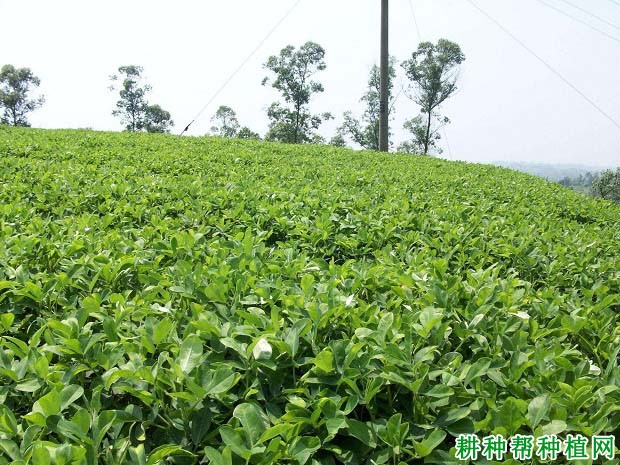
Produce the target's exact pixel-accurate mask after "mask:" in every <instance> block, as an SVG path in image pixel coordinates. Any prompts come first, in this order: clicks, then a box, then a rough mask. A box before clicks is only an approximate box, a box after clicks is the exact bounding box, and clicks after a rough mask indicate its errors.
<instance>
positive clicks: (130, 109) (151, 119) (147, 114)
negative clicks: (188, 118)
mask: <svg viewBox="0 0 620 465" xmlns="http://www.w3.org/2000/svg"><path fill="white" fill-rule="evenodd" d="M143 72H144V69H143V68H142V67H141V66H136V65H128V66H121V67H120V68H118V73H119V74H120V75H121V77H119V76H118V75H113V76H111V77H110V79H111V80H112V82H113V85H112V86H111V87H110V89H111V90H116V88H115V87H114V84H115V83H116V82H117V81H119V80H120V79H121V78H122V84H121V87H120V90H119V95H120V99H119V100H118V101H117V102H116V110H114V111H113V112H112V114H113V115H114V116H118V117H119V118H120V120H121V122H122V124H124V125H125V130H126V131H129V132H140V131H147V132H155V133H165V132H170V129H171V128H172V126H174V122H173V121H172V118H171V116H170V113H169V112H167V111H165V110H164V109H163V108H161V106H159V105H150V104H149V103H148V101H147V99H146V95H147V94H148V93H149V92H150V91H151V86H150V85H148V84H146V83H144V82H143V78H142V73H143Z"/></svg>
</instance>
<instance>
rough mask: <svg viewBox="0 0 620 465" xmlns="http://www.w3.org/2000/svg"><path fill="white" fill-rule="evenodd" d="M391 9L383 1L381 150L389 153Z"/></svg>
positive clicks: (386, 1)
mask: <svg viewBox="0 0 620 465" xmlns="http://www.w3.org/2000/svg"><path fill="white" fill-rule="evenodd" d="M389 26H390V20H389V8H388V0H381V97H380V99H381V110H380V113H381V116H380V120H379V150H380V151H381V152H387V151H388V150H389V147H390V141H389V133H390V128H389V124H390V122H389V109H388V105H389V88H390V83H389V79H390V69H389V67H390V52H389Z"/></svg>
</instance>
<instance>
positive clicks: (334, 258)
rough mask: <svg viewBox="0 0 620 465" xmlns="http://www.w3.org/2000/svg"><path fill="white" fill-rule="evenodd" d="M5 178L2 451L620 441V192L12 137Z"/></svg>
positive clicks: (44, 457)
mask: <svg viewBox="0 0 620 465" xmlns="http://www.w3.org/2000/svg"><path fill="white" fill-rule="evenodd" d="M0 179H1V180H2V182H1V183H0V402H1V403H2V405H1V406H0V463H17V464H19V463H35V464H48V463H52V464H69V463H74V464H87V463H97V461H98V463H102V464H104V463H105V464H130V463H131V464H156V463H163V462H164V461H169V462H173V463H178V464H186V463H187V464H189V463H199V462H201V461H203V462H204V463H213V464H216V465H230V464H244V463H245V464H271V463H290V464H315V465H318V464H335V463H346V464H372V463H376V464H383V463H390V464H392V463H395V464H396V463H437V464H445V463H448V464H449V463H457V461H456V460H455V459H454V458H453V456H454V448H453V446H454V438H455V435H458V434H459V433H467V432H476V433H477V434H480V435H483V434H488V433H491V432H495V433H503V434H505V435H512V434H514V433H517V432H520V433H525V434H531V433H532V432H533V433H534V434H536V435H540V434H543V433H557V434H559V435H560V436H563V435H565V434H567V433H569V432H573V433H575V432H579V433H581V434H585V435H588V436H589V435H592V434H598V433H616V434H617V432H618V429H619V427H620V389H619V387H618V385H619V384H620V367H619V364H618V353H619V351H620V329H619V324H618V323H619V317H618V311H619V310H620V207H619V206H617V205H614V204H612V203H610V202H606V201H604V200H599V199H593V198H589V197H586V196H582V195H579V194H577V193H574V192H572V191H570V190H568V189H566V188H564V187H562V186H559V185H557V184H553V183H547V182H546V181H544V180H542V179H537V178H534V177H531V176H529V175H525V174H520V173H517V172H514V171H510V170H506V169H502V168H495V167H490V166H482V165H472V164H466V163H454V162H452V163H451V162H445V161H441V160H437V159H433V158H428V157H412V156H406V155H387V154H378V153H373V152H362V153H355V152H352V151H349V150H344V149H336V148H332V147H327V146H286V145H280V144H266V143H260V142H253V141H241V140H238V139H211V138H178V137H173V136H167V135H147V134H105V133H96V132H89V131H43V130H27V129H19V128H18V129H8V128H0ZM619 443H620V442H619V441H617V442H616V444H619ZM480 463H482V462H480ZM505 463H515V462H514V461H507V462H505ZM556 463H559V462H556ZM613 463H616V464H617V463H618V461H617V460H616V461H614V462H613Z"/></svg>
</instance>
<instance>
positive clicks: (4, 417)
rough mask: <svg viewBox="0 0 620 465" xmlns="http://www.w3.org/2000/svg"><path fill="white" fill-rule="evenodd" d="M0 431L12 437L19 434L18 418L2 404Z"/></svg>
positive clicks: (0, 405) (9, 437)
mask: <svg viewBox="0 0 620 465" xmlns="http://www.w3.org/2000/svg"><path fill="white" fill-rule="evenodd" d="M0 432H2V433H4V434H6V435H7V436H8V439H11V438H12V437H13V436H15V435H16V434H17V419H16V418H15V415H14V414H13V412H12V411H11V410H10V409H9V408H8V407H6V406H5V405H2V404H0Z"/></svg>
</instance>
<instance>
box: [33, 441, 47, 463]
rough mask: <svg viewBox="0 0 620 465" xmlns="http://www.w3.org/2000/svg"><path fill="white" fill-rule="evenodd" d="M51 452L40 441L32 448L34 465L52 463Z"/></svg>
mask: <svg viewBox="0 0 620 465" xmlns="http://www.w3.org/2000/svg"><path fill="white" fill-rule="evenodd" d="M50 464H51V457H50V453H49V451H48V450H47V447H45V446H44V445H43V444H41V443H38V444H36V445H35V446H34V447H33V448H32V465H50Z"/></svg>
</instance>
